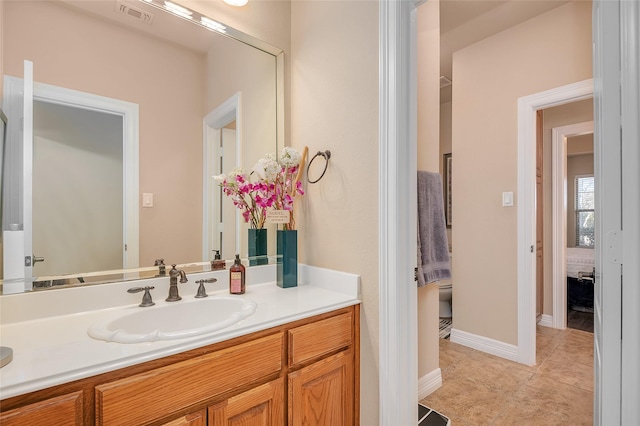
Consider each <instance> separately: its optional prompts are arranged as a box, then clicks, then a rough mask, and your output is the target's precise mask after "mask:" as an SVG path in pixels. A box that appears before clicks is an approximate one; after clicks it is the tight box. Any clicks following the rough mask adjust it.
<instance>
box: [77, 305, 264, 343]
mask: <svg viewBox="0 0 640 426" xmlns="http://www.w3.org/2000/svg"><path fill="white" fill-rule="evenodd" d="M255 311H256V303H255V302H253V301H251V300H247V299H244V298H238V297H222V296H221V297H208V298H206V299H195V300H190V301H185V300H182V301H179V302H171V303H166V304H163V305H156V306H150V307H146V308H141V307H137V306H136V307H135V308H133V307H131V308H125V309H123V310H120V311H118V312H114V313H111V314H110V315H108V317H105V318H104V319H102V320H100V321H98V322H96V323H94V324H93V325H92V326H91V327H89V330H88V332H89V335H90V336H91V337H93V338H94V339H98V340H106V341H107V342H118V343H141V342H155V341H156V340H171V339H182V338H185V337H193V336H198V335H200V334H206V333H211V332H213V331H218V330H222V329H224V328H226V327H229V326H231V325H233V324H236V323H237V322H240V321H242V320H243V319H245V318H247V317H249V316H251V315H253V313H254V312H255Z"/></svg>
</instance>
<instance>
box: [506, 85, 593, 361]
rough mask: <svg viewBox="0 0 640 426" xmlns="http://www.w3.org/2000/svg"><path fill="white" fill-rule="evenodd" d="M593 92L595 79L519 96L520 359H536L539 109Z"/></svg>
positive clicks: (581, 98)
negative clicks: (537, 144)
mask: <svg viewBox="0 0 640 426" xmlns="http://www.w3.org/2000/svg"><path fill="white" fill-rule="evenodd" d="M592 96H593V80H592V79H589V80H584V81H581V82H578V83H573V84H568V85H566V86H562V87H557V88H555V89H551V90H547V91H544V92H540V93H535V94H533V95H530V96H525V97H522V98H519V99H518V194H519V197H518V199H519V200H520V201H519V202H518V355H517V359H518V362H520V363H523V364H526V365H535V363H536V286H535V283H536V280H535V274H536V268H535V266H536V265H535V262H536V257H535V250H533V248H534V247H535V237H536V220H535V218H536V215H535V213H536V203H535V198H536V196H535V194H536V192H535V185H536V177H535V167H536V164H535V162H536V111H538V110H540V109H545V108H551V107H554V106H558V105H563V104H567V103H571V102H576V101H581V100H584V99H588V98H591V97H592Z"/></svg>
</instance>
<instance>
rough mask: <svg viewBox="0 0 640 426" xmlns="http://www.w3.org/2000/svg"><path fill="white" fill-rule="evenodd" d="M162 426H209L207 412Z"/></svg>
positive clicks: (188, 415) (192, 414) (191, 415)
mask: <svg viewBox="0 0 640 426" xmlns="http://www.w3.org/2000/svg"><path fill="white" fill-rule="evenodd" d="M162 426H207V410H200V411H198V412H195V413H190V414H187V415H185V416H182V417H179V418H177V419H175V420H171V421H170V422H167V423H163V424H162Z"/></svg>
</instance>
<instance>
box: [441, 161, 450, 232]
mask: <svg viewBox="0 0 640 426" xmlns="http://www.w3.org/2000/svg"><path fill="white" fill-rule="evenodd" d="M443 170H444V176H443V180H444V217H445V220H446V223H447V228H451V223H452V221H451V204H452V203H451V153H449V154H444V161H443Z"/></svg>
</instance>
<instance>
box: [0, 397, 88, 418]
mask: <svg viewBox="0 0 640 426" xmlns="http://www.w3.org/2000/svg"><path fill="white" fill-rule="evenodd" d="M82 415H83V411H82V391H78V392H73V393H70V394H67V395H62V396H58V397H55V398H50V399H47V400H44V401H40V402H36V403H34V404H31V405H27V406H25V407H21V408H16V409H14V410H10V411H6V412H4V413H1V414H0V424H1V425H2V426H12V425H16V426H18V425H30V426H37V425H52V424H55V425H69V426H71V425H81V424H83V423H84V421H83V419H82Z"/></svg>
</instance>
